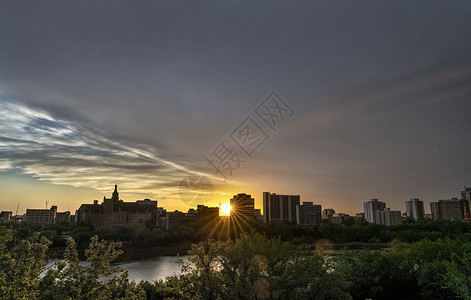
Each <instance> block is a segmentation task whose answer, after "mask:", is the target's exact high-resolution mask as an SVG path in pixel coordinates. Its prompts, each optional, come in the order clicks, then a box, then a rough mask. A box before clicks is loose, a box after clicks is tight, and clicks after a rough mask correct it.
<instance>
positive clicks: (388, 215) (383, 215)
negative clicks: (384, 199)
mask: <svg viewBox="0 0 471 300" xmlns="http://www.w3.org/2000/svg"><path fill="white" fill-rule="evenodd" d="M374 215H375V224H380V225H385V226H391V225H396V224H401V221H402V217H401V212H400V211H399V210H390V209H389V208H384V209H383V210H376V211H375V212H374Z"/></svg>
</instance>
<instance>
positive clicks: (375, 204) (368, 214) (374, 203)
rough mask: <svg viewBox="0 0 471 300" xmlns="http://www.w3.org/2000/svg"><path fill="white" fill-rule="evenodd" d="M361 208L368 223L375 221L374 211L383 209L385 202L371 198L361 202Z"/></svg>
mask: <svg viewBox="0 0 471 300" xmlns="http://www.w3.org/2000/svg"><path fill="white" fill-rule="evenodd" d="M363 208H364V210H365V220H366V221H367V222H370V223H376V216H375V211H378V210H379V211H384V209H385V208H386V203H384V202H381V201H378V199H371V200H370V201H368V202H365V203H363Z"/></svg>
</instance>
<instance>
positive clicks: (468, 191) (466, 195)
mask: <svg viewBox="0 0 471 300" xmlns="http://www.w3.org/2000/svg"><path fill="white" fill-rule="evenodd" d="M461 200H463V202H464V203H463V208H464V212H463V217H464V221H466V222H471V212H470V211H469V206H470V205H469V204H470V202H471V187H466V186H465V187H464V191H461Z"/></svg>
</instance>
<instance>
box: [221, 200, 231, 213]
mask: <svg viewBox="0 0 471 300" xmlns="http://www.w3.org/2000/svg"><path fill="white" fill-rule="evenodd" d="M221 212H222V214H223V215H230V213H231V205H230V204H229V203H225V204H223V205H221Z"/></svg>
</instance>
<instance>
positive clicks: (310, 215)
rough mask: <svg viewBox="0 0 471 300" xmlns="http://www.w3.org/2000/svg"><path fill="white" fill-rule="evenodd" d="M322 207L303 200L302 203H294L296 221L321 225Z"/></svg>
mask: <svg viewBox="0 0 471 300" xmlns="http://www.w3.org/2000/svg"><path fill="white" fill-rule="evenodd" d="M321 211H322V208H321V206H320V205H314V204H313V203H312V202H303V205H296V223H297V224H298V225H321V223H322V214H321Z"/></svg>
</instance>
